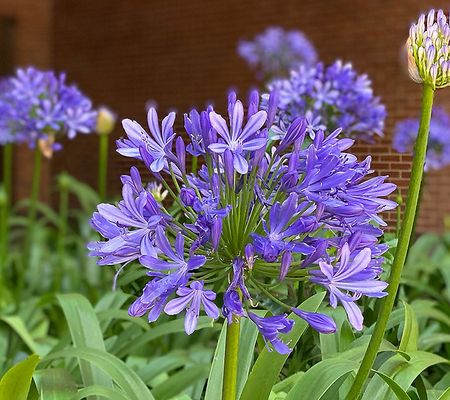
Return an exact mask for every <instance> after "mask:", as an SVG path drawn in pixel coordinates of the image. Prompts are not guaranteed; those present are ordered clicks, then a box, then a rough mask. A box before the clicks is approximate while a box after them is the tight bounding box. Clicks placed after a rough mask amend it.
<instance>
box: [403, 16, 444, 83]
mask: <svg viewBox="0 0 450 400" xmlns="http://www.w3.org/2000/svg"><path fill="white" fill-rule="evenodd" d="M449 45H450V26H449V23H448V20H447V17H446V15H445V14H444V12H443V11H442V10H438V11H437V12H436V11H435V10H433V9H432V10H430V11H429V13H428V15H425V14H422V15H421V16H420V17H419V19H418V21H417V23H415V24H412V25H411V28H410V29H409V37H408V40H407V42H406V51H407V56H408V71H409V75H410V77H411V79H413V80H414V81H415V82H417V83H422V82H424V83H425V84H427V85H430V86H431V87H432V88H433V89H436V88H442V87H445V86H448V85H449V84H450V47H449Z"/></svg>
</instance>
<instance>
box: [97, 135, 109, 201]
mask: <svg viewBox="0 0 450 400" xmlns="http://www.w3.org/2000/svg"><path fill="white" fill-rule="evenodd" d="M108 140H109V136H108V135H99V152H98V195H99V196H100V200H101V201H105V198H106V184H107V174H108V144H109V141H108Z"/></svg>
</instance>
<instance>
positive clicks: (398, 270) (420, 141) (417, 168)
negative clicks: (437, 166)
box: [347, 85, 434, 400]
mask: <svg viewBox="0 0 450 400" xmlns="http://www.w3.org/2000/svg"><path fill="white" fill-rule="evenodd" d="M433 95H434V90H433V89H432V88H431V87H430V86H428V85H424V87H423V98H422V115H421V118H420V126H419V132H418V135H417V140H416V145H415V148H414V158H413V165H412V171H411V179H410V181H409V188H408V197H407V199H406V208H405V214H404V216H403V221H402V227H401V230H400V235H399V238H398V243H397V249H396V252H395V257H394V261H393V263H392V269H391V274H390V277H389V287H388V295H387V296H386V297H385V298H384V299H383V300H382V301H383V303H382V305H381V311H380V314H379V316H378V319H377V323H376V325H375V330H374V332H373V335H372V338H371V339H370V343H369V346H368V347H367V350H366V353H365V354H364V358H363V360H362V363H361V365H360V367H359V370H358V373H357V374H356V378H355V381H354V382H353V386H352V387H351V389H350V392H349V394H348V397H347V399H348V400H355V399H358V398H359V395H360V393H361V391H362V389H363V386H364V383H365V381H366V379H367V377H368V375H369V372H370V370H371V368H372V365H373V363H374V361H375V358H376V356H377V353H378V349H379V347H380V344H381V342H382V340H383V336H384V332H385V330H386V325H387V322H388V319H389V315H390V314H391V311H392V308H393V306H394V303H395V298H396V295H397V290H398V286H399V284H400V278H401V274H402V269H403V265H404V264H405V260H406V255H407V253H408V248H409V241H410V239H411V233H412V230H413V226H414V219H415V215H416V212H417V204H418V201H419V194H420V187H421V183H422V177H423V166H424V163H425V155H426V152H427V143H428V133H429V129H430V118H431V110H432V107H433Z"/></svg>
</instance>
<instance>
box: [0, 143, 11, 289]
mask: <svg viewBox="0 0 450 400" xmlns="http://www.w3.org/2000/svg"><path fill="white" fill-rule="evenodd" d="M12 157H13V147H12V144H11V143H7V144H5V146H3V187H2V188H0V286H1V282H2V280H3V279H4V272H5V268H6V260H7V252H8V242H9V241H8V238H9V226H8V223H9V209H10V206H11V199H12V184H11V183H12V180H11V174H12Z"/></svg>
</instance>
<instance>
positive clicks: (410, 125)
mask: <svg viewBox="0 0 450 400" xmlns="http://www.w3.org/2000/svg"><path fill="white" fill-rule="evenodd" d="M418 131H419V120H418V119H405V120H403V121H400V122H399V123H398V124H397V125H396V127H395V131H394V139H393V142H392V145H393V146H394V148H395V149H396V150H397V151H398V152H400V153H412V152H413V150H414V144H415V142H416V138H417V132H418ZM447 165H450V116H449V115H448V114H447V113H446V111H445V110H444V109H443V108H439V107H436V108H434V109H433V113H432V116H431V121H430V134H429V138H428V146H427V154H426V159H425V169H426V170H438V169H441V168H444V167H446V166H447Z"/></svg>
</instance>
